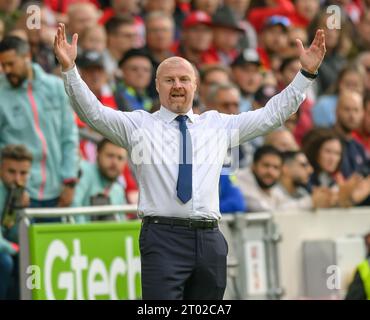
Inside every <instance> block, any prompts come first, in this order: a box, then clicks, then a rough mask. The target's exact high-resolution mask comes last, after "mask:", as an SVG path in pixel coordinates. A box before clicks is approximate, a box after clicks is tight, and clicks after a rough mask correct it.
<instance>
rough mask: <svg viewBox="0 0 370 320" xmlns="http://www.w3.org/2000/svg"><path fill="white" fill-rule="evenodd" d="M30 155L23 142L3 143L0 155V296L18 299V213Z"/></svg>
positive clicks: (24, 197)
mask: <svg viewBox="0 0 370 320" xmlns="http://www.w3.org/2000/svg"><path fill="white" fill-rule="evenodd" d="M31 165H32V155H31V153H30V152H29V151H28V150H27V149H26V148H25V147H24V146H23V145H7V146H5V147H4V148H3V149H2V150H1V157H0V221H1V224H0V300H3V299H7V298H8V299H19V296H18V295H19V293H18V290H19V289H18V288H19V283H18V282H19V281H18V278H19V275H18V274H19V270H18V252H19V246H18V217H17V215H16V212H15V210H16V209H19V208H21V207H27V206H28V205H29V195H28V193H27V191H25V187H26V184H27V179H28V176H29V172H30V170H31Z"/></svg>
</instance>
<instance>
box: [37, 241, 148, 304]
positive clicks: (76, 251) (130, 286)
mask: <svg viewBox="0 0 370 320" xmlns="http://www.w3.org/2000/svg"><path fill="white" fill-rule="evenodd" d="M125 249H126V250H125V252H126V257H125V258H126V261H125V260H124V259H122V258H121V257H115V258H114V259H113V261H112V263H111V265H110V268H109V272H108V270H107V268H106V266H105V264H104V262H103V260H101V259H99V258H97V257H95V258H93V259H92V260H91V261H90V262H89V259H88V257H87V256H86V255H83V254H82V252H81V242H80V240H79V239H74V240H73V252H72V256H71V258H70V264H69V267H70V271H66V272H62V273H60V274H59V275H55V274H53V266H54V263H55V261H56V260H57V259H61V260H62V261H63V262H67V261H68V258H69V251H68V248H67V246H66V245H65V243H64V242H63V241H61V240H54V241H52V242H51V243H50V245H49V247H48V249H47V252H46V259H45V266H44V268H45V275H44V276H45V278H44V281H45V282H44V283H45V291H46V299H50V300H55V295H54V288H53V287H52V278H53V275H54V276H57V277H58V287H57V289H59V290H60V289H66V290H67V293H66V296H65V299H68V300H70V299H79V300H83V299H85V297H86V296H87V297H88V299H91V300H93V299H96V296H99V295H109V297H110V298H111V299H114V300H117V299H119V298H118V296H117V292H116V287H117V278H118V275H121V276H125V275H127V291H128V298H129V299H135V298H136V296H135V294H136V292H135V288H136V287H135V278H136V275H137V274H138V273H139V274H140V272H141V264H140V257H135V256H134V252H133V239H132V238H131V237H127V238H126V239H125ZM84 270H86V271H87V279H86V281H87V293H86V295H85V294H84V290H83V288H84V278H83V271H84Z"/></svg>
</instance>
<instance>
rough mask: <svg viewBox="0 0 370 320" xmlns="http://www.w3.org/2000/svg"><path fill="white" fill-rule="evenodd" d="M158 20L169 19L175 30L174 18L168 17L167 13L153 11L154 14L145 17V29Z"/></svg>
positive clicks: (150, 13)
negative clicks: (151, 22) (152, 21)
mask: <svg viewBox="0 0 370 320" xmlns="http://www.w3.org/2000/svg"><path fill="white" fill-rule="evenodd" d="M156 19H167V20H168V21H170V22H171V25H172V28H173V29H175V21H174V20H173V18H172V16H170V15H168V14H167V13H165V12H163V11H152V12H149V13H148V14H147V15H146V16H145V27H147V24H148V23H149V22H150V21H151V20H156ZM147 32H148V31H147Z"/></svg>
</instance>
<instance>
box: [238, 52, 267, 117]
mask: <svg viewBox="0 0 370 320" xmlns="http://www.w3.org/2000/svg"><path fill="white" fill-rule="evenodd" d="M231 70H232V75H233V79H234V81H235V83H236V84H237V85H238V86H239V88H240V90H241V100H240V111H241V112H244V111H249V110H250V109H251V108H252V101H253V96H254V94H255V93H256V91H257V90H258V88H259V87H260V86H261V84H262V81H263V74H262V70H261V60H260V58H259V55H258V53H257V51H256V50H254V49H244V50H243V51H242V52H241V53H240V54H239V56H238V57H237V58H236V59H235V60H234V62H233V63H232V64H231Z"/></svg>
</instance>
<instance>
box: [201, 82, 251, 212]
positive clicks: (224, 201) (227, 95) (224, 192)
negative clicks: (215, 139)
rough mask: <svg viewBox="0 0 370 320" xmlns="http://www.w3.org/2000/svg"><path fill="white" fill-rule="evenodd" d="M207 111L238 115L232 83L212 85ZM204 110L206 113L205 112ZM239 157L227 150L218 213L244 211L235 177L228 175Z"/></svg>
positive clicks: (237, 91)
mask: <svg viewBox="0 0 370 320" xmlns="http://www.w3.org/2000/svg"><path fill="white" fill-rule="evenodd" d="M207 100H208V102H209V105H208V106H209V107H208V108H207V110H216V111H218V112H220V113H224V114H238V113H239V104H240V92H239V89H238V88H237V87H236V86H235V85H234V84H232V83H222V84H217V85H214V86H213V87H212V88H211V89H210V92H209V96H208V99H207ZM207 110H206V111H207ZM235 156H237V157H238V156H239V155H238V154H237V155H236V154H235V153H233V152H231V151H230V150H229V152H228V154H227V156H226V158H225V161H224V166H223V168H222V172H221V177H220V211H221V212H222V213H236V212H244V211H246V203H245V200H244V198H243V195H242V193H241V191H240V190H239V188H238V187H237V186H236V185H235V181H236V177H235V176H234V175H233V174H231V173H230V166H232V162H233V163H235V159H234V160H232V157H235Z"/></svg>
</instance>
